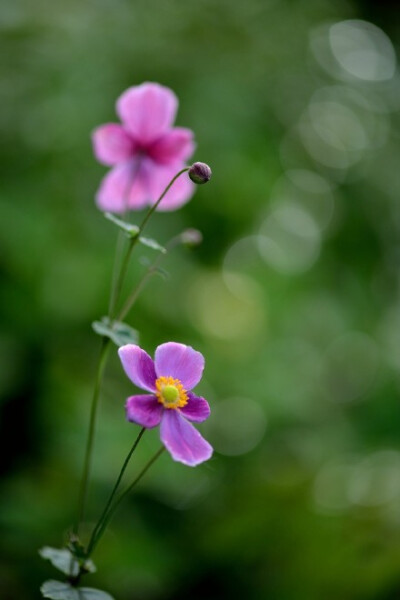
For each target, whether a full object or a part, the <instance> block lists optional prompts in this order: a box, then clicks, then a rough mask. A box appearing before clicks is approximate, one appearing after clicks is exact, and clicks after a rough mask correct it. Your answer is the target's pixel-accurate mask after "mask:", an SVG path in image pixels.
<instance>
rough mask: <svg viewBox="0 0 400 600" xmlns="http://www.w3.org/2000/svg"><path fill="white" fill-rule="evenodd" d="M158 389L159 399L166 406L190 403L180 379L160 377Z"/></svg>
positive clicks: (174, 406) (157, 383) (157, 381)
mask: <svg viewBox="0 0 400 600" xmlns="http://www.w3.org/2000/svg"><path fill="white" fill-rule="evenodd" d="M156 389H157V391H156V396H157V399H158V401H159V402H160V403H161V404H163V405H164V407H165V408H181V407H182V406H186V404H187V403H188V397H187V394H186V392H185V390H184V388H183V385H182V384H181V382H180V381H179V379H174V378H173V377H159V378H158V379H157V380H156Z"/></svg>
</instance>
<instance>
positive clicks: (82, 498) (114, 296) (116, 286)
mask: <svg viewBox="0 0 400 600" xmlns="http://www.w3.org/2000/svg"><path fill="white" fill-rule="evenodd" d="M188 170H189V167H185V168H184V169H182V170H181V171H179V172H178V173H177V174H176V175H175V176H174V177H173V178H172V179H171V181H170V182H169V184H168V185H167V187H166V188H165V189H164V191H163V193H162V194H161V196H160V197H159V198H158V200H157V202H156V203H155V204H154V205H153V206H152V207H151V208H150V210H149V211H148V212H147V214H146V215H145V217H144V219H143V221H142V224H141V225H140V227H139V232H138V234H137V235H136V236H135V237H134V238H132V239H131V240H130V243H129V246H128V248H127V252H126V254H125V256H124V258H123V261H122V264H121V269H120V272H119V275H118V277H113V279H112V290H111V297H110V305H109V314H108V316H109V319H110V320H114V313H115V310H116V306H117V304H118V300H119V296H120V294H121V291H122V286H123V283H124V279H125V275H126V271H127V269H128V265H129V260H130V257H131V253H132V250H133V248H134V247H135V245H136V244H137V242H138V240H139V236H140V235H141V233H142V232H143V230H144V228H145V227H146V225H147V222H148V221H149V219H150V217H151V215H152V214H153V213H154V211H155V210H156V208H157V207H158V205H159V204H160V202H161V201H162V199H163V198H164V196H165V195H166V193H167V192H168V190H169V189H170V188H171V186H172V185H173V184H174V182H175V181H176V180H177V179H178V177H180V176H181V175H182V174H183V173H185V172H186V171H188ZM119 247H120V246H119V245H117V253H118V249H119ZM117 262H118V260H117V257H116V261H115V264H114V268H116V265H117ZM109 343H110V340H109V338H107V339H106V338H103V341H102V347H101V351H100V357H99V362H98V366H97V374H96V380H95V387H94V391H93V398H92V406H91V411H90V423H89V433H88V438H87V443H86V452H85V459H84V466H83V474H82V480H81V485H80V491H79V501H78V517H77V521H76V523H75V526H74V533H75V534H77V535H78V532H79V527H80V523H81V521H82V520H83V518H84V514H85V504H86V497H87V488H88V481H89V475H90V465H91V458H92V450H93V442H94V434H95V426H96V417H97V408H98V401H99V396H100V388H101V383H102V379H103V373H104V367H105V365H106V359H107V351H108V347H109Z"/></svg>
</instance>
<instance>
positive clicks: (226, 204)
mask: <svg viewBox="0 0 400 600" xmlns="http://www.w3.org/2000/svg"><path fill="white" fill-rule="evenodd" d="M0 12H1V18H0V30H1V34H2V36H1V38H2V40H1V53H0V63H1V69H2V75H1V80H0V89H1V97H2V101H1V111H0V123H1V129H2V132H3V133H2V147H1V155H0V157H1V160H0V169H1V186H0V187H1V192H0V202H1V219H0V261H1V275H2V286H1V295H0V306H1V321H2V327H1V335H0V348H1V356H2V358H1V361H0V391H1V396H2V402H1V435H0V444H1V452H0V463H1V470H2V483H1V494H0V520H1V536H0V548H1V549H0V552H1V557H2V558H1V563H0V590H1V591H0V597H1V599H2V600H17V599H18V600H25V599H31V598H39V592H38V588H39V586H40V584H41V583H42V582H43V581H44V580H45V579H51V578H57V576H58V573H57V572H56V571H55V570H54V569H53V568H52V567H51V565H50V564H49V563H46V562H44V561H42V560H41V559H40V558H39V556H38V554H37V550H38V548H39V547H41V546H43V545H44V544H49V545H53V546H61V545H62V544H63V543H64V542H65V538H66V533H67V531H68V528H69V526H70V524H71V522H72V520H73V518H74V514H75V510H76V495H77V486H78V480H79V475H80V469H81V462H82V457H83V447H84V440H85V435H86V428H87V422H88V414H89V404H90V396H91V391H92V386H93V378H94V373H95V365H96V360H97V356H98V352H99V342H100V340H99V338H98V337H96V336H95V334H94V333H93V332H92V330H91V322H92V321H93V320H94V319H97V318H99V317H101V316H102V315H103V314H105V313H106V311H107V298H108V290H109V284H110V277H111V270H112V264H113V256H114V250H115V239H116V230H115V228H114V226H113V225H112V224H110V223H109V222H107V221H106V220H105V219H104V218H103V216H102V215H101V214H100V213H99V211H98V210H97V209H96V207H95V205H94V201H93V198H94V194H95V191H96V189H97V186H98V184H99V181H100V178H101V177H102V176H103V174H104V173H105V172H106V170H105V168H104V167H102V166H101V165H99V164H97V163H96V161H95V160H94V158H93V156H92V150H91V144H90V137H89V136H90V132H91V131H92V130H93V128H95V127H96V126H97V125H99V124H101V123H103V122H106V121H115V120H116V116H115V112H114V102H115V99H116V98H117V97H118V95H119V94H120V93H121V92H122V91H123V90H124V89H126V88H127V87H129V86H131V85H135V84H139V83H141V82H142V81H158V82H160V83H162V84H164V85H167V86H169V87H171V88H173V89H174V90H175V91H176V93H177V95H178V96H179V99H180V110H179V114H178V121H177V122H178V124H179V125H182V126H186V127H190V128H192V129H193V130H194V131H195V133H196V139H197V143H198V149H197V151H196V155H195V159H196V160H202V161H205V162H207V163H209V164H210V165H211V167H212V169H213V173H214V175H213V179H212V181H211V182H210V183H209V184H208V185H207V186H203V187H201V188H199V189H198V190H197V193H196V195H195V196H194V198H193V200H192V201H191V202H190V203H189V204H188V205H187V206H185V207H184V208H182V209H181V210H179V211H178V212H176V213H171V214H158V215H156V216H155V217H154V218H153V220H152V222H151V224H150V227H149V229H148V233H149V235H152V236H154V237H156V238H157V239H158V240H159V241H160V242H161V243H163V242H166V241H167V240H168V239H169V238H171V237H172V236H173V235H175V234H176V233H179V232H180V231H181V230H182V229H184V228H186V227H196V228H198V229H200V230H201V231H202V232H203V235H204V243H203V244H202V246H200V247H199V248H197V249H195V250H191V251H190V250H187V249H184V248H178V249H177V250H175V251H174V252H173V253H172V254H171V255H168V257H166V259H165V261H164V263H163V266H164V268H165V269H167V270H168V271H169V273H170V276H169V278H168V279H167V280H166V281H164V280H163V279H161V278H159V277H156V278H154V279H152V280H151V282H150V283H149V285H148V286H147V288H146V290H145V291H144V293H143V294H142V296H141V297H140V300H139V301H138V303H137V305H136V308H135V310H134V312H133V314H132V315H131V317H130V319H129V322H130V324H131V325H132V326H134V327H135V328H137V329H138V330H139V331H140V336H141V338H140V342H141V345H142V346H143V347H144V348H145V349H146V350H147V351H148V352H150V353H153V350H154V348H155V346H157V345H158V344H160V343H162V342H165V341H168V340H176V341H181V342H184V343H189V344H190V345H193V346H194V347H195V348H196V349H199V350H201V351H202V352H203V353H204V355H205V357H206V371H205V377H204V379H203V381H202V383H201V386H199V391H200V392H201V393H202V394H203V395H204V396H206V397H207V398H208V399H209V401H210V403H211V405H212V409H213V412H212V416H211V418H210V419H209V421H208V422H207V423H205V424H204V425H202V426H201V427H200V429H201V431H202V433H203V434H204V435H205V437H207V439H209V440H210V441H211V443H212V444H213V445H214V446H215V450H216V452H215V456H214V457H213V459H212V460H211V461H210V462H209V463H206V464H204V465H202V466H200V467H198V468H196V469H190V468H186V467H184V466H183V465H180V464H176V463H173V461H172V460H171V459H170V457H169V456H168V455H164V456H163V457H162V458H161V459H160V461H159V462H158V463H157V465H156V466H154V467H153V470H152V471H150V472H149V474H148V475H147V476H146V479H145V480H144V481H143V483H141V485H140V488H138V491H137V493H136V494H134V495H132V497H131V499H130V500H129V502H127V503H126V504H125V505H124V506H123V508H122V509H121V510H120V512H119V513H118V514H117V516H116V518H115V519H114V521H113V523H112V526H111V528H110V530H109V532H108V533H107V535H106V536H105V537H104V539H103V542H102V544H101V545H100V546H99V548H98V552H97V553H96V555H95V557H94V558H95V562H96V563H97V566H98V573H96V574H95V575H91V576H90V577H88V578H87V582H86V585H91V586H93V587H99V588H102V589H105V590H107V591H109V592H110V593H111V594H113V595H114V596H115V598H116V599H117V600H131V599H132V600H147V599H151V600H172V599H174V600H180V599H181V598H182V599H183V598H185V599H186V598H202V599H203V598H207V599H210V600H213V599H217V598H218V599H220V598H227V599H230V598H246V599H253V598H254V599H264V598H265V599H271V600H313V599H324V600H338V599H340V600H353V599H354V600H357V599H363V600H373V599H379V600H394V599H397V598H399V597H400V535H399V534H400V405H399V391H400V335H399V331H400V293H399V292H400V287H399V283H400V279H399V260H400V246H399V230H400V204H399V193H400V177H399V164H400V135H399V131H400V130H399V109H400V77H399V72H398V70H397V63H396V44H398V42H399V39H400V38H399V34H400V21H399V10H398V5H396V3H393V5H391V4H388V3H385V2H382V3H379V4H378V3H372V2H363V1H361V0H360V1H359V2H355V1H344V0H338V1H336V2H330V1H328V0H302V1H300V0H299V1H294V0H292V1H290V0H286V1H285V0H264V1H262V0H246V2H240V1H239V0H197V1H196V2H194V1H190V0H187V1H186V2H183V1H181V2H179V1H178V0H168V1H165V0H146V1H144V0H136V1H128V0H92V1H86V2H82V1H78V0H70V1H69V2H61V1H54V0H53V1H51V0H37V1H36V2H32V1H31V0H17V1H15V0H6V1H5V2H3V3H2V6H1V9H0ZM136 218H139V217H136ZM137 250H138V251H137V252H136V261H135V264H134V265H133V266H132V270H131V272H130V274H129V281H130V284H131V285H133V284H134V282H135V280H137V278H138V277H140V274H141V273H142V272H143V270H144V267H143V265H142V263H141V262H138V261H137V259H138V258H140V257H142V256H145V257H146V256H147V257H149V258H152V257H153V256H154V252H153V251H152V250H149V249H143V248H140V249H137ZM130 393H132V387H131V385H130V383H129V381H128V380H127V378H126V377H125V375H124V374H123V372H122V370H121V367H120V364H119V361H118V359H117V355H116V348H115V351H113V353H112V356H110V361H109V365H108V367H107V372H106V378H105V384H104V389H103V394H102V399H101V409H100V419H99V431H98V437H97V440H96V446H95V460H94V472H93V475H94V478H93V484H92V487H91V490H90V503H89V515H90V520H91V522H93V521H94V520H95V519H96V517H97V516H98V514H99V511H100V509H101V507H102V505H103V503H104V501H105V499H106V498H107V494H108V493H109V492H110V488H111V486H112V484H113V482H114V480H115V477H116V473H117V471H118V469H119V466H120V464H121V462H122V460H123V457H124V456H125V454H126V452H127V451H128V449H129V447H130V445H131V443H132V441H133V439H134V436H135V435H136V434H137V431H138V428H137V427H136V426H134V425H132V424H128V423H126V422H125V419H124V409H123V406H124V401H125V397H126V396H127V395H128V394H130ZM158 444H159V441H158V431H157V430H155V431H152V432H149V433H148V434H147V435H146V436H145V437H144V439H143V442H142V447H141V448H140V450H139V451H138V453H137V456H136V459H135V460H134V461H132V464H131V466H130V472H129V477H130V478H132V477H133V476H134V474H135V473H136V472H137V471H138V469H139V467H140V465H141V464H142V463H143V461H144V460H146V458H147V457H148V456H150V454H151V453H153V452H154V450H155V448H157V447H158ZM89 526H90V523H89Z"/></svg>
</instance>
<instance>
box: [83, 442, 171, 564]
mask: <svg viewBox="0 0 400 600" xmlns="http://www.w3.org/2000/svg"><path fill="white" fill-rule="evenodd" d="M164 450H165V448H164V446H161V448H160V449H159V450H158V451H157V452H156V453H155V454H154V456H153V457H152V458H151V459H150V460H149V462H148V463H147V464H146V465H145V467H143V469H142V470H141V471H140V473H139V475H138V476H137V477H136V479H134V480H133V482H132V483H131V485H130V486H128V487H127V489H126V490H125V491H124V492H122V493H121V494H120V495H119V497H118V498H117V499H116V500H115V502H114V504H113V505H112V506H111V507H110V509H109V510H108V513H107V515H106V516H105V518H104V519H103V522H102V524H101V526H100V528H99V530H98V533H97V536H96V538H95V539H93V540H92V541H91V544H90V546H89V548H88V552H87V558H89V556H90V555H91V554H92V553H93V551H94V549H95V548H96V546H97V544H98V543H99V541H100V539H101V537H102V535H103V533H104V531H105V529H106V527H107V525H108V524H109V522H110V520H111V519H112V517H113V515H114V513H115V511H116V509H117V508H118V506H119V505H120V504H121V502H122V501H123V500H124V499H125V498H126V497H127V496H128V495H129V494H130V493H131V491H132V490H133V488H134V487H135V486H136V484H137V483H139V481H140V480H141V479H142V477H143V476H144V475H145V474H146V473H147V471H148V470H149V469H150V467H151V465H152V464H153V463H155V461H156V460H157V458H158V457H159V456H161V454H162V453H163V451H164Z"/></svg>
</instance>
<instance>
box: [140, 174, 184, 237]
mask: <svg viewBox="0 0 400 600" xmlns="http://www.w3.org/2000/svg"><path fill="white" fill-rule="evenodd" d="M189 169H190V167H185V168H184V169H182V170H181V171H179V172H178V173H177V174H176V175H175V177H173V178H172V179H171V181H170V182H169V184H168V185H167V187H166V188H165V190H164V191H163V193H162V194H161V196H160V197H159V199H158V200H157V202H156V203H155V204H153V206H152V207H151V208H150V210H149V212H148V213H147V215H145V217H144V219H143V221H142V224H141V225H140V227H139V234H138V235H140V234H141V233H143V229H144V228H145V227H146V224H147V221H148V220H149V219H150V217H151V215H152V214H153V212H154V211H155V210H156V209H157V207H158V205H159V204H160V202H161V200H162V199H163V198H164V196H165V194H166V193H167V192H168V191H169V189H170V188H171V187H172V186H173V185H174V183H175V181H176V180H177V179H178V177H180V176H181V175H182V174H183V173H186V172H187V171H189Z"/></svg>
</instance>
